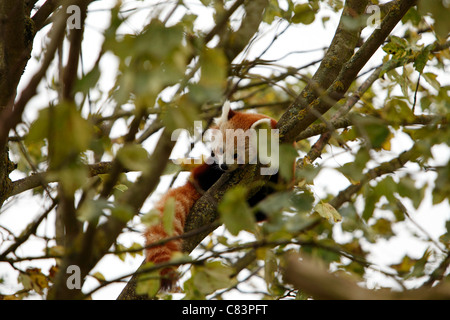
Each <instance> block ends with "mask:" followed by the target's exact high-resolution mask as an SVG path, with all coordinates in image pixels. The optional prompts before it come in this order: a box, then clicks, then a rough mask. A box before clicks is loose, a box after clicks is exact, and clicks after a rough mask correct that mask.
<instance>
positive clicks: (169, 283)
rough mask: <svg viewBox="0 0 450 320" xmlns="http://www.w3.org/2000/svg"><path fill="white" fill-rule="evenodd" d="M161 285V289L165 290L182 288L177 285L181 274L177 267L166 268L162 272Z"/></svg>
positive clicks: (175, 290)
mask: <svg viewBox="0 0 450 320" xmlns="http://www.w3.org/2000/svg"><path fill="white" fill-rule="evenodd" d="M160 275H161V285H160V290H162V291H165V292H180V291H181V288H180V287H179V286H178V285H177V281H178V277H179V274H178V272H177V271H176V269H175V268H164V269H162V270H161V272H160Z"/></svg>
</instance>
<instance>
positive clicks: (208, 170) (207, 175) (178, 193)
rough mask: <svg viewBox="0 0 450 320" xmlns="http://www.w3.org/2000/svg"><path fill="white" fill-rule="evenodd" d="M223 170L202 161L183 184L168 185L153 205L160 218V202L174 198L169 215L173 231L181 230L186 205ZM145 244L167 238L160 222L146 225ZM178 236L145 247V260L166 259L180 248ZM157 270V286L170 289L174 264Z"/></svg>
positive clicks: (191, 204)
mask: <svg viewBox="0 0 450 320" xmlns="http://www.w3.org/2000/svg"><path fill="white" fill-rule="evenodd" d="M222 174H223V171H221V170H219V169H218V167H217V165H216V164H214V163H213V164H211V165H209V164H206V163H204V164H202V165H200V166H198V167H196V168H194V169H193V170H192V171H191V176H190V178H189V181H187V182H186V184H184V185H182V186H180V187H177V188H173V189H170V190H169V191H168V192H167V193H166V194H165V195H164V196H163V197H162V198H161V199H160V200H159V201H158V203H157V204H156V205H155V209H156V210H158V211H159V213H160V216H161V221H162V215H163V212H164V206H165V204H166V202H167V200H168V199H169V198H173V199H174V200H175V216H174V219H173V234H172V235H171V236H180V235H181V234H183V232H184V224H185V222H186V217H187V216H188V214H189V211H190V209H191V208H192V206H193V205H194V204H195V202H196V201H197V200H198V199H200V197H201V196H202V194H203V192H204V191H206V190H208V189H209V188H210V187H211V186H212V185H213V184H214V183H215V182H216V181H217V180H218V179H219V178H220V176H221V175H222ZM144 237H145V244H146V245H147V246H148V245H150V244H152V243H155V242H157V241H160V240H163V239H165V238H168V237H169V235H168V234H167V232H166V231H165V229H164V226H163V223H162V222H161V223H158V224H156V225H153V226H150V227H148V228H147V230H146V231H145V233H144ZM181 244H182V239H177V240H172V241H169V242H167V243H165V244H164V245H160V246H155V247H151V248H148V249H147V250H146V253H145V255H146V262H153V263H155V264H157V263H164V262H168V261H170V259H171V258H172V256H173V254H174V253H176V252H181ZM160 274H161V289H163V290H170V289H172V288H173V286H174V285H175V282H176V280H177V275H176V271H175V268H172V267H169V268H164V269H163V270H161V272H160Z"/></svg>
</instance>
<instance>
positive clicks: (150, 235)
mask: <svg viewBox="0 0 450 320" xmlns="http://www.w3.org/2000/svg"><path fill="white" fill-rule="evenodd" d="M215 123H216V125H215V129H218V130H220V131H221V132H225V131H226V130H227V129H233V130H237V129H242V130H248V129H252V128H255V127H256V126H258V125H260V124H265V125H266V126H267V125H268V126H269V127H271V128H276V125H277V122H276V121H275V120H274V119H272V118H270V117H267V116H265V115H262V114H256V113H244V112H236V111H233V110H231V108H230V105H229V103H228V102H227V103H225V104H224V106H223V112H222V116H221V117H220V118H219V119H216V121H215ZM223 136H224V137H225V135H223ZM222 151H223V150H222ZM208 162H209V161H208ZM208 162H207V163H208ZM214 162H215V163H212V164H207V163H205V164H202V165H200V166H198V167H197V168H195V169H193V170H192V171H191V176H190V179H189V181H188V182H187V183H186V184H185V185H183V186H181V187H178V188H173V189H170V190H169V191H168V192H167V194H166V195H164V197H162V198H161V200H160V201H159V202H158V203H157V204H156V206H155V209H157V210H158V211H159V212H160V215H161V218H162V216H163V212H164V206H165V204H166V202H167V200H168V199H169V198H174V200H175V217H174V222H173V234H172V235H171V236H179V235H181V234H183V232H184V225H185V221H186V218H187V216H188V214H189V211H190V209H191V208H192V207H193V205H194V204H195V202H196V201H197V200H198V199H199V198H200V197H201V196H202V194H203V193H204V192H205V191H207V190H208V189H209V188H210V187H211V186H212V185H213V184H214V183H215V182H216V181H217V180H218V179H219V178H220V177H221V175H222V174H223V173H224V172H225V171H232V170H233V169H235V168H236V167H230V168H228V167H227V168H226V169H224V166H223V164H221V163H219V164H218V163H217V162H218V161H217V158H216V159H215V161H214ZM219 167H220V168H219ZM270 181H271V182H273V183H276V182H277V181H278V174H276V175H273V176H272V177H271V178H270ZM273 191H274V190H273V189H272V188H271V187H266V186H264V187H263V188H262V189H261V190H260V191H259V192H257V193H256V194H255V195H254V196H252V197H251V198H250V199H249V200H248V203H249V205H250V206H254V205H255V204H257V203H258V202H259V201H261V200H262V199H264V198H265V197H266V196H267V195H268V194H270V193H272V192H273ZM265 219H266V217H265V215H264V214H263V213H262V212H257V213H256V220H257V221H262V220H265ZM161 221H162V219H161ZM144 236H145V239H146V241H145V243H146V245H147V246H148V245H150V244H152V243H155V242H157V241H160V240H163V239H165V238H167V237H169V235H168V234H167V232H166V231H165V229H164V226H163V223H162V222H161V223H159V224H157V225H153V226H151V227H149V228H147V230H146V231H145V234H144ZM181 245H182V240H181V239H177V240H172V241H170V242H167V243H165V244H164V245H160V246H155V247H151V248H148V249H147V250H146V261H147V262H153V263H155V264H157V263H164V262H168V261H170V259H171V258H172V256H173V254H174V253H176V252H181V249H182V248H181ZM160 275H161V289H164V290H169V289H171V288H172V287H173V286H174V285H175V282H176V280H177V273H176V269H175V268H173V267H169V268H164V269H163V270H161V272H160Z"/></svg>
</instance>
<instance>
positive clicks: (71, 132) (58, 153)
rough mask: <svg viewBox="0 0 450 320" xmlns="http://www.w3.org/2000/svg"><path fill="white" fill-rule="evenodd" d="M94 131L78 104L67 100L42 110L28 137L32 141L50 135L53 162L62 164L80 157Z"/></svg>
mask: <svg viewBox="0 0 450 320" xmlns="http://www.w3.org/2000/svg"><path fill="white" fill-rule="evenodd" d="M93 132H94V130H93V126H92V124H91V123H89V121H87V120H86V119H84V118H83V117H82V116H81V114H80V112H79V111H78V110H77V108H76V106H75V105H73V104H71V103H66V102H64V103H61V104H59V105H56V106H53V107H49V108H46V109H43V110H41V111H40V112H39V117H38V118H37V119H36V121H35V122H34V123H33V124H32V125H31V127H30V131H29V134H28V137H27V139H28V141H31V142H33V141H41V140H44V139H47V140H48V142H49V150H50V151H49V158H50V166H51V168H60V167H61V166H63V165H64V166H67V165H68V163H73V162H76V160H78V159H79V154H80V153H81V152H83V151H85V150H86V149H87V148H88V147H89V145H90V142H91V139H92V135H93Z"/></svg>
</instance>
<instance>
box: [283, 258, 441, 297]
mask: <svg viewBox="0 0 450 320" xmlns="http://www.w3.org/2000/svg"><path fill="white" fill-rule="evenodd" d="M285 261H286V268H285V270H284V272H283V276H284V279H285V280H286V281H287V282H289V283H291V284H292V285H293V286H294V287H295V288H296V289H298V290H301V291H304V292H305V293H307V294H308V295H311V296H312V297H313V298H314V299H332V300H336V299H338V300H449V299H450V284H448V283H445V284H441V285H438V286H435V287H433V288H419V289H411V290H405V291H400V292H394V291H391V290H369V289H365V288H362V287H360V286H359V285H357V283H356V281H353V280H351V279H348V278H344V277H340V276H336V275H333V274H331V273H329V272H328V270H327V269H326V268H325V267H324V266H322V265H320V263H319V262H318V261H315V260H313V259H312V258H310V257H306V256H300V255H299V254H294V253H291V254H288V255H287V256H286V258H285Z"/></svg>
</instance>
